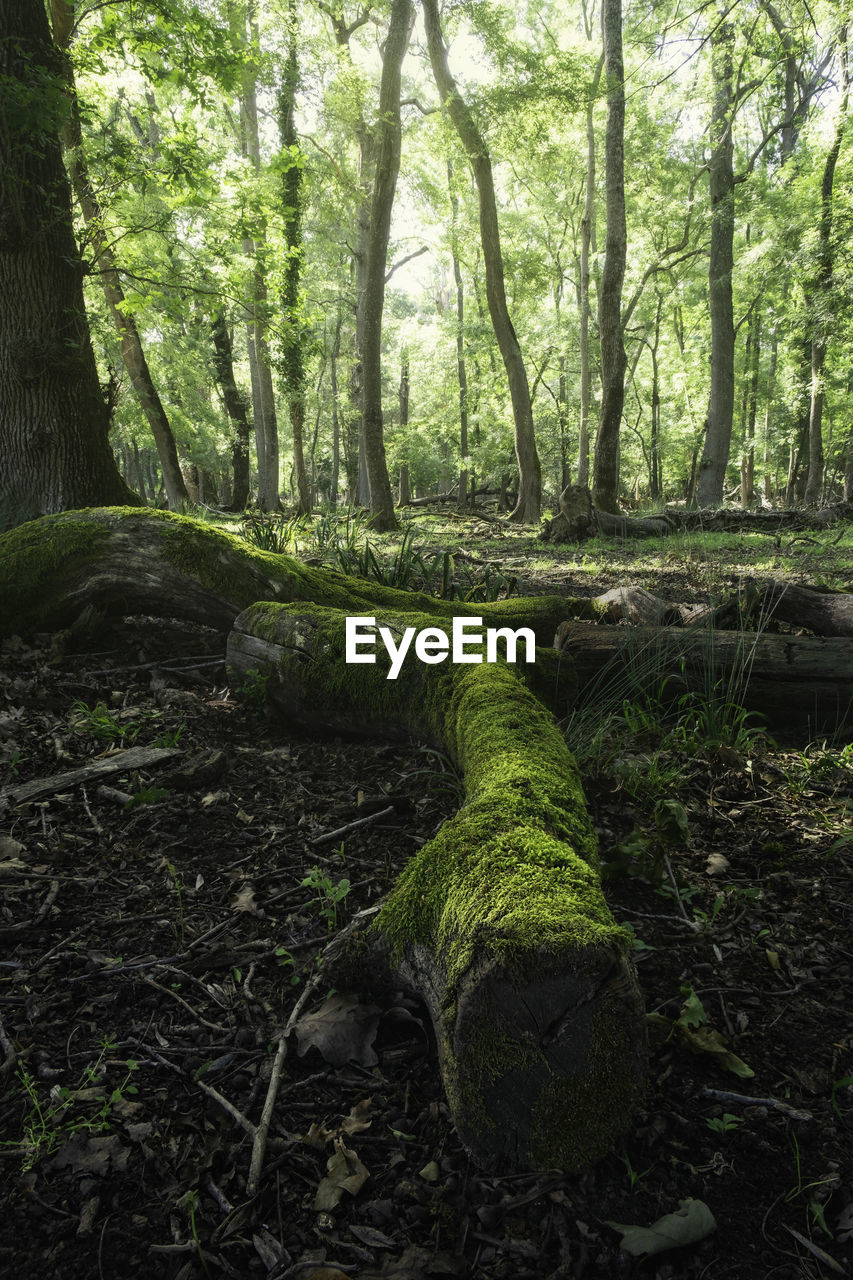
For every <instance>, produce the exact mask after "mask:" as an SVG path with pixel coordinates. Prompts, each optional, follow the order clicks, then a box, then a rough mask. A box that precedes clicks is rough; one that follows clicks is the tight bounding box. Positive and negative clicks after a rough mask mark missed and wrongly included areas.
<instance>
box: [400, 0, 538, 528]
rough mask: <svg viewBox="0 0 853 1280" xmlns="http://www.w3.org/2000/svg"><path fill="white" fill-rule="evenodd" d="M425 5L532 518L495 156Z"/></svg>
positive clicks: (524, 395)
mask: <svg viewBox="0 0 853 1280" xmlns="http://www.w3.org/2000/svg"><path fill="white" fill-rule="evenodd" d="M423 8H424V18H425V22H426V33H427V45H428V48H429V58H430V64H431V66H432V73H433V76H434V78H435V82H436V85H437V86H438V92H439V96H440V97H441V101H442V103H443V104H444V106H445V108H446V110H447V114H448V116H449V117H450V120H451V123H452V124H453V127H454V128H455V130H456V132H457V134H458V135H459V139H460V141H461V142H462V145H463V147H464V148H465V152H466V154H467V156H468V161H469V163H470V165H471V168H472V170H473V173H474V180H475V182H476V184H477V194H478V198H479V208H480V238H481V242H482V246H483V262H484V265H485V270H486V300H487V303H488V308H489V315H490V317H491V320H492V326H493V328H494V331H495V339H496V341H497V344H498V347H499V349H500V353H501V357H502V359H503V362H504V368H505V369H506V375H507V380H508V382H509V393H510V399H511V401H512V412H513V419H514V422H515V455H516V459H517V461H518V470H519V489H518V501H517V503H516V505H515V508H514V510H513V511H512V512H511V514H510V519H511V520H515V521H518V522H520V523H527V524H533V523H535V522H536V521H537V520H538V519H539V514H540V511H541V506H542V471H541V467H540V463H539V454H538V452H537V450H536V438H535V435H534V430H533V406H532V403H531V398H530V386H529V384H528V381H527V371H526V370H525V367H524V360H523V359H522V355H521V347H520V346H519V342H518V338H517V336H516V332H515V329H514V328H513V324H512V320H511V319H510V314H509V309H508V307H507V301H506V288H505V285H504V269H503V258H502V255H501V239H500V229H499V226H498V211H497V203H496V200H495V184H494V176H493V174H492V161H491V156H490V155H489V150H488V147H487V146H486V140H485V138H484V137H483V136H482V134H481V133H480V130H479V129H478V128H477V124H476V122H475V120H474V117H473V115H472V114H471V111H470V109H469V107H468V105H467V103H466V102H465V101H464V99H463V98H462V96H461V95H460V93H459V90H458V88H457V86H456V81H455V80H454V78H453V75H452V74H451V71H450V66H449V63H448V60H447V49H446V48H445V45H444V38H443V36H442V32H441V21H440V18H439V13H438V2H437V0H423Z"/></svg>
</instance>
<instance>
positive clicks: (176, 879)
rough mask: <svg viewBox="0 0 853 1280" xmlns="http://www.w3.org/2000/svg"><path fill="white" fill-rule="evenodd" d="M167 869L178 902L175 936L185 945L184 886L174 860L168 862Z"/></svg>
mask: <svg viewBox="0 0 853 1280" xmlns="http://www.w3.org/2000/svg"><path fill="white" fill-rule="evenodd" d="M166 870H167V871H168V873H169V879H170V881H171V884H172V890H173V892H174V894H175V899H176V901H177V904H178V925H177V928H175V937H176V938H177V939H178V941H179V942H180V943H181V945H182V946H183V942H184V886H183V882H182V880H181V877H180V875H179V873H178V870H177V868H176V867H175V864H174V863H173V862H167V863H166Z"/></svg>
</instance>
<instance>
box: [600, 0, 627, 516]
mask: <svg viewBox="0 0 853 1280" xmlns="http://www.w3.org/2000/svg"><path fill="white" fill-rule="evenodd" d="M602 18H603V29H604V72H605V75H606V77H607V132H606V141H605V160H604V163H605V174H606V186H607V245H606V249H605V254H604V271H603V274H602V278H601V297H600V300H599V305H598V323H599V331H600V334H601V414H600V417H599V420H598V433H597V435H596V440H595V457H594V459H593V481H592V500H593V502H594V504H595V506H597V507H599V508H600V509H601V510H602V511H609V512H612V513H613V512H615V511H616V510H617V506H618V499H619V430H620V427H621V425H622V408H623V405H624V402H625V344H624V341H623V336H622V282H623V280H624V278H625V260H626V256H627V248H628V237H627V230H626V225H625V69H624V65H623V61H622V0H603V6H602Z"/></svg>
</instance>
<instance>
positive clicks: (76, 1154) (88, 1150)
mask: <svg viewBox="0 0 853 1280" xmlns="http://www.w3.org/2000/svg"><path fill="white" fill-rule="evenodd" d="M129 1156H130V1149H129V1148H128V1147H126V1146H124V1144H123V1143H122V1141H121V1139H120V1138H119V1136H118V1134H115V1133H111V1134H108V1135H107V1136H106V1137H87V1136H86V1134H85V1133H82V1132H81V1133H75V1134H74V1135H73V1136H72V1137H71V1138H69V1139H68V1141H67V1142H66V1143H64V1145H63V1146H61V1147H60V1149H59V1150H58V1151H57V1153H56V1155H55V1156H54V1157H53V1159H52V1160H51V1161H50V1162H49V1163H48V1164H47V1165H46V1168H48V1169H69V1170H71V1172H72V1173H89V1174H98V1175H101V1176H103V1175H105V1174H107V1173H109V1172H110V1171H112V1172H113V1173H118V1172H120V1171H121V1170H122V1169H125V1168H126V1167H127V1161H128V1158H129Z"/></svg>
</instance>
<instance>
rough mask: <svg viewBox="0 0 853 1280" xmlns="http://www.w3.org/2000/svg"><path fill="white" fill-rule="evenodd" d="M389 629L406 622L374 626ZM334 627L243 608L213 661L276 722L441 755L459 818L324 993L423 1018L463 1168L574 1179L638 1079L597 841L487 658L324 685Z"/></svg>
mask: <svg viewBox="0 0 853 1280" xmlns="http://www.w3.org/2000/svg"><path fill="white" fill-rule="evenodd" d="M379 621H380V622H382V623H383V624H386V625H388V626H389V627H390V628H391V629H392V631H396V632H397V633H399V632H400V630H401V628H402V627H403V626H413V625H414V626H419V625H422V626H428V625H429V624H430V622H431V621H432V619H430V618H429V617H425V618H419V617H418V615H405V616H403V617H398V618H396V619H395V618H394V617H393V616H389V615H387V614H386V615H383V617H382V618H380V619H379ZM344 654H345V642H344V619H343V617H342V616H341V615H340V614H338V613H336V612H334V611H331V610H323V609H318V608H312V607H310V606H293V607H290V608H280V607H278V606H275V605H267V604H260V605H258V606H256V607H255V608H253V609H249V610H247V612H246V613H244V614H242V615H241V616H240V618H238V619H237V622H236V624H235V628H234V631H233V632H232V636H231V640H230V644H229V656H228V662H229V666H230V667H231V668H232V670H233V671H235V672H236V673H237V678H238V679H239V677H240V673H241V672H243V671H246V670H248V669H250V668H256V669H260V670H261V671H262V672H263V673H264V674H266V675H267V676H268V677H269V683H268V686H267V688H268V694H269V697H270V699H271V701H272V702H273V705H275V706H278V707H279V708H280V709H281V710H282V711H283V712H284V714H285V715H286V717H287V720H288V722H289V723H290V722H292V721H293V719H294V718H295V719H297V720H298V721H300V722H301V723H302V724H304V725H306V726H308V727H312V728H318V727H333V726H334V727H338V728H341V727H343V728H346V729H349V730H353V729H357V730H358V731H359V732H360V733H369V734H370V735H371V736H375V735H377V734H387V733H390V734H391V735H393V736H398V735H399V734H400V733H403V734H415V735H416V736H418V737H421V738H423V739H425V740H427V741H429V742H431V743H434V744H435V745H436V746H438V747H439V748H440V749H441V750H442V751H444V752H446V753H447V754H448V755H449V756H450V758H451V759H452V760H453V762H454V764H455V765H456V766H457V768H458V769H459V771H460V773H461V775H462V778H463V781H464V785H465V803H464V805H463V807H462V809H461V810H460V812H459V813H458V814H457V815H456V817H454V818H451V819H450V820H449V821H448V822H446V823H445V824H444V826H443V827H442V829H441V831H440V832H439V833H438V835H437V836H436V837H435V838H434V839H433V840H432V841H431V842H430V843H429V844H428V845H426V846H425V847H424V848H423V849H422V850H420V852H419V853H418V854H417V855H416V856H415V857H414V858H413V860H412V861H411V862H410V864H409V866H408V867H407V868H406V870H405V871H404V872H403V874H402V876H401V877H400V879H399V880H398V881H397V883H396V885H395V886H394V887H393V888H392V890H391V893H390V895H389V897H388V899H387V900H386V901H385V903H384V904H383V906H382V908H381V910H380V911H379V913H378V915H377V916H376V918H375V920H374V922H373V923H372V924H371V925H370V927H369V928H367V929H366V930H363V931H361V933H360V935H359V936H358V937H357V938H356V939H355V940H354V941H353V942H352V943H351V945H350V946H349V947H348V948H347V949H346V950H345V951H344V953H343V954H342V955H340V956H338V958H337V960H333V961H332V964H331V967H330V980H331V981H333V982H334V983H335V984H336V985H337V986H355V987H361V988H363V989H364V988H373V989H376V988H379V989H380V990H381V989H393V988H394V987H395V986H396V987H399V986H400V985H401V984H402V985H403V986H404V987H406V988H408V989H409V990H410V991H412V992H414V993H416V994H417V995H419V996H420V997H421V998H422V999H423V1000H424V1002H425V1003H426V1006H427V1009H428V1010H429V1014H430V1017H431V1019H432V1022H433V1026H434V1028H435V1033H436V1042H437V1045H438V1051H439V1056H440V1060H441V1066H442V1073H443V1078H444V1084H445V1089H446V1093H447V1098H448V1102H449V1104H450V1108H451V1113H452V1115H453V1119H454V1122H455V1124H456V1128H457V1130H458V1132H459V1135H460V1137H461V1138H462V1140H463V1142H464V1143H465V1145H466V1147H467V1148H468V1150H469V1152H470V1153H471V1155H472V1156H473V1158H474V1159H475V1160H476V1161H477V1162H478V1163H479V1164H481V1165H484V1166H486V1167H489V1168H496V1169H500V1170H502V1171H507V1170H509V1169H513V1168H520V1169H525V1168H531V1167H532V1168H537V1169H545V1168H561V1169H564V1170H566V1171H576V1170H579V1169H581V1168H583V1167H584V1166H586V1165H588V1164H590V1163H591V1162H593V1161H594V1160H596V1159H598V1158H600V1157H601V1156H603V1155H604V1154H605V1153H606V1152H607V1151H609V1150H610V1148H611V1147H612V1144H613V1141H614V1139H615V1138H616V1137H617V1135H618V1134H619V1133H621V1132H622V1131H623V1130H624V1129H625V1128H626V1127H627V1126H628V1125H629V1123H630V1118H631V1113H632V1110H633V1107H634V1105H635V1103H636V1102H637V1100H638V1098H639V1094H640V1090H641V1085H642V1078H643V1073H644V1056H645V1054H644V1039H645V1033H644V1029H643V1008H642V1001H641V999H640V996H639V992H638V989H637V984H636V978H635V975H634V969H633V965H632V963H631V960H630V957H629V955H628V953H627V952H626V949H625V944H624V940H623V938H622V936H621V935H620V931H619V930H618V929H617V928H616V926H615V925H614V923H613V920H612V918H611V916H610V913H609V911H608V909H607V906H606V904H605V902H604V898H603V895H602V893H601V885H600V882H599V878H598V874H597V869H596V868H597V852H596V842H595V836H594V834H593V831H592V827H591V824H590V821H589V818H588V816H587V813H586V807H585V803H584V799H583V794H582V792H581V788H580V782H579V779H578V773H577V766H576V765H575V762H574V760H573V758H572V756H571V755H570V754H569V752H568V750H567V748H566V746H565V741H564V738H563V736H562V734H561V733H560V732H559V730H558V729H557V727H556V725H555V724H554V722H553V720H552V718H551V716H550V715H549V714H548V713H547V712H546V711H545V709H544V708H543V707H542V705H541V703H539V702H538V701H537V699H536V698H534V697H533V696H532V695H531V694H530V693H529V692H528V691H527V690H526V689H525V688H524V686H523V684H522V683H521V681H520V680H519V679H518V678H517V677H516V675H515V673H514V671H513V669H512V668H511V667H509V666H507V665H505V664H503V663H497V664H485V663H483V664H481V665H467V666H461V665H450V664H448V663H444V664H442V666H440V667H438V666H434V665H432V666H427V665H426V664H424V663H419V662H413V663H410V664H407V665H405V666H404V668H403V670H402V672H401V674H400V676H399V677H398V679H397V680H395V681H391V680H388V679H387V678H386V675H387V670H388V666H387V662H383V661H382V660H381V659H379V660H378V661H377V663H376V665H374V666H361V667H359V668H358V669H357V676H358V678H357V679H356V678H355V676H352V677H348V676H345V677H344V678H343V679H342V678H341V673H342V672H343V671H344V670H345V668H344Z"/></svg>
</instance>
